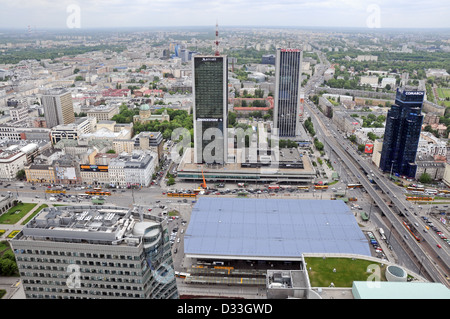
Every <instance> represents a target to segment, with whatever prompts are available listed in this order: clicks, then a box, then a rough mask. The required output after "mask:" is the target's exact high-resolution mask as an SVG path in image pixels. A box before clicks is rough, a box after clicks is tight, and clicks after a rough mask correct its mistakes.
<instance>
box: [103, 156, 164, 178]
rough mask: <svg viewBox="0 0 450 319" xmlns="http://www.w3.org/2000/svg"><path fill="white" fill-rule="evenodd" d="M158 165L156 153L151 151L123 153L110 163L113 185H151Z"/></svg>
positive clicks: (110, 176)
mask: <svg viewBox="0 0 450 319" xmlns="http://www.w3.org/2000/svg"><path fill="white" fill-rule="evenodd" d="M155 166H156V154H155V153H153V152H150V151H134V152H133V153H132V154H121V155H119V156H118V157H117V158H115V159H112V160H111V161H110V164H109V168H108V171H109V178H110V183H111V185H115V186H120V187H131V186H138V187H141V186H149V185H150V183H151V181H152V175H153V173H154V171H155Z"/></svg>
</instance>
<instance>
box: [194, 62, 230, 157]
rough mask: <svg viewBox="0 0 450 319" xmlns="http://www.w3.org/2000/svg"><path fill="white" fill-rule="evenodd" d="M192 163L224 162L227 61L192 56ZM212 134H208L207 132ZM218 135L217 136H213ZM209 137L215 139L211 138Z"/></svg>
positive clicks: (226, 116) (225, 155)
mask: <svg viewBox="0 0 450 319" xmlns="http://www.w3.org/2000/svg"><path fill="white" fill-rule="evenodd" d="M193 74H194V83H193V96H194V112H193V115H194V147H195V153H194V162H195V163H217V164H224V163H225V162H226V160H227V147H226V140H227V139H226V138H224V137H225V136H226V135H225V134H226V129H227V126H228V125H227V123H228V120H227V119H228V64H227V57H226V56H223V55H220V56H198V55H197V56H195V57H194V61H193ZM210 128H211V129H212V130H208V129H210ZM217 132H221V134H222V136H219V134H214V133H217ZM211 133H212V134H213V135H214V136H211Z"/></svg>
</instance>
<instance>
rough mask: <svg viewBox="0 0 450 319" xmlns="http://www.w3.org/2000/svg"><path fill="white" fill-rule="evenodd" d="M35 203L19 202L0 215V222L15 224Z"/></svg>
mask: <svg viewBox="0 0 450 319" xmlns="http://www.w3.org/2000/svg"><path fill="white" fill-rule="evenodd" d="M36 205H37V204H30V203H19V204H17V205H16V206H14V207H11V208H10V209H9V210H8V211H7V212H6V213H4V214H3V215H1V216H0V224H15V223H17V222H18V221H19V220H21V219H22V218H23V217H24V216H25V215H26V214H28V213H29V212H30V211H31V210H32V209H33V208H34V206H36Z"/></svg>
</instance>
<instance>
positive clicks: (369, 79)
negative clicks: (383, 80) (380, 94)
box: [360, 75, 378, 88]
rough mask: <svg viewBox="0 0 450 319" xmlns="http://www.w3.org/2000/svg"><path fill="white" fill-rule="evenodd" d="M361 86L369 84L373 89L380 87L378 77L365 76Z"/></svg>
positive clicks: (361, 80) (362, 77)
mask: <svg viewBox="0 0 450 319" xmlns="http://www.w3.org/2000/svg"><path fill="white" fill-rule="evenodd" d="M360 83H361V85H365V84H369V85H370V86H371V87H373V88H376V87H378V77H377V76H371V75H363V76H361V79H360Z"/></svg>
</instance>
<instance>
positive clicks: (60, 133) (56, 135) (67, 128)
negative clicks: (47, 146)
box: [50, 117, 97, 144]
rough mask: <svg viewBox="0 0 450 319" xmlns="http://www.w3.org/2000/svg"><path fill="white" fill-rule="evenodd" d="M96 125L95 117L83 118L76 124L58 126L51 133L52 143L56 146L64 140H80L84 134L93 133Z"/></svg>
mask: <svg viewBox="0 0 450 319" xmlns="http://www.w3.org/2000/svg"><path fill="white" fill-rule="evenodd" d="M96 123H97V122H96V119H95V117H82V118H79V119H77V120H76V121H75V123H71V124H66V125H57V126H55V127H53V128H52V130H51V132H50V135H51V141H52V143H53V144H56V143H58V142H59V141H61V140H64V139H69V140H78V139H79V138H80V136H81V135H82V134H87V133H91V132H93V130H94V128H95V125H96Z"/></svg>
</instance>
